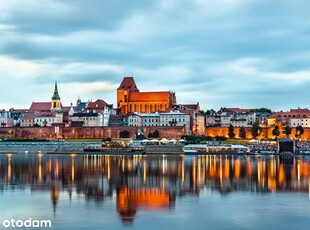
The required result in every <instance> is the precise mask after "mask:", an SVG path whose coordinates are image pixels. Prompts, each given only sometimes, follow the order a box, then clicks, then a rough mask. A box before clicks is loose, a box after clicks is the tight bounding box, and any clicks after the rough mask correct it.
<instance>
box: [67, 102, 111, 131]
mask: <svg viewBox="0 0 310 230" xmlns="http://www.w3.org/2000/svg"><path fill="white" fill-rule="evenodd" d="M112 108H113V105H112V104H108V103H106V102H105V101H104V100H101V99H98V100H96V101H94V102H85V103H82V102H81V101H78V103H77V107H76V110H77V111H76V112H75V113H73V114H72V116H71V123H73V124H74V125H76V124H77V122H83V126H108V125H109V119H110V115H111V111H112Z"/></svg>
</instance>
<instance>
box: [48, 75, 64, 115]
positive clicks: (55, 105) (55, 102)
mask: <svg viewBox="0 0 310 230" xmlns="http://www.w3.org/2000/svg"><path fill="white" fill-rule="evenodd" d="M61 108H62V106H61V102H60V97H59V94H58V87H57V81H55V89H54V95H53V97H52V103H51V110H53V111H56V110H61Z"/></svg>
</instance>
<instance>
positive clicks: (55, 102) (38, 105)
mask: <svg viewBox="0 0 310 230" xmlns="http://www.w3.org/2000/svg"><path fill="white" fill-rule="evenodd" d="M62 108H63V107H62V104H61V101H60V97H59V94H58V86H57V82H55V88H54V94H53V96H52V100H51V101H50V102H32V104H31V106H30V108H29V112H48V111H61V110H62Z"/></svg>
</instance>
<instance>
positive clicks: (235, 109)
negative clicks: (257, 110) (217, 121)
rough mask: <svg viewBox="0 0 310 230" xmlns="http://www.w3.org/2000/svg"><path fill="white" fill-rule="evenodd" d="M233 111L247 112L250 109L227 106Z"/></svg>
mask: <svg viewBox="0 0 310 230" xmlns="http://www.w3.org/2000/svg"><path fill="white" fill-rule="evenodd" d="M228 109H230V110H232V111H233V112H235V113H247V112H250V111H251V110H252V109H240V108H228Z"/></svg>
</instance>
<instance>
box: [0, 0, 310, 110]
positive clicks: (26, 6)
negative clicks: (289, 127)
mask: <svg viewBox="0 0 310 230" xmlns="http://www.w3.org/2000/svg"><path fill="white" fill-rule="evenodd" d="M309 15H310V4H309V3H308V1H306V0H294V1H288V0H272V1H270V0H251V1H250V0H216V1H215V0H169V1H167V0H156V1H154V0H136V1H134V0H132V1H125V0H122V1H121V0H113V1H108V0H106V1H105V0H75V1H73V0H72V1H71V0H45V1H39V0H0V79H1V83H0V84H1V91H0V108H7V109H8V108H10V107H16V108H23V107H29V106H30V104H31V102H32V101H49V100H50V99H51V96H52V94H53V84H54V82H55V80H57V81H58V82H59V93H60V96H61V98H62V102H63V104H69V103H70V102H71V101H72V102H73V103H75V101H76V99H77V98H78V96H81V98H82V100H84V101H86V100H88V99H93V100H95V99H97V98H102V99H104V100H106V101H107V102H108V103H113V104H116V88H117V87H118V85H119V84H120V82H121V80H122V78H123V77H124V76H129V75H130V76H134V78H135V80H136V83H137V85H138V87H139V89H140V90H141V91H151V90H172V91H176V96H177V100H178V103H196V102H197V101H199V102H200V104H201V107H202V109H210V108H215V109H219V108H220V107H242V108H251V107H269V108H272V109H274V110H280V109H283V110H287V109H289V108H291V107H302V108H306V107H310V100H309V98H310V90H309V88H310V52H309V51H310V43H309V41H310V17H309Z"/></svg>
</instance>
